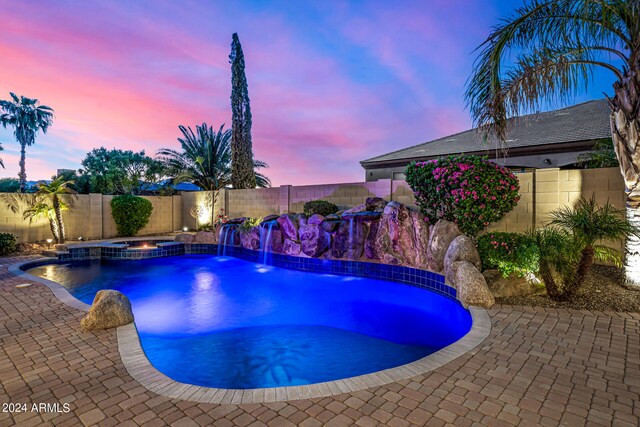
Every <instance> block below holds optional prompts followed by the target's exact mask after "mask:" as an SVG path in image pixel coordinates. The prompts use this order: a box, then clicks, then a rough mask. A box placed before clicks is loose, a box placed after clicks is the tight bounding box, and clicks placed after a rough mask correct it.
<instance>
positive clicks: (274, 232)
mask: <svg viewBox="0 0 640 427" xmlns="http://www.w3.org/2000/svg"><path fill="white" fill-rule="evenodd" d="M262 233H264V237H265V239H266V238H269V240H270V241H269V242H264V243H265V245H267V249H268V250H269V252H274V253H277V254H281V253H282V250H283V242H282V240H283V237H282V231H281V230H280V229H279V228H276V227H273V228H271V234H269V233H268V230H267V228H265V227H263V229H262Z"/></svg>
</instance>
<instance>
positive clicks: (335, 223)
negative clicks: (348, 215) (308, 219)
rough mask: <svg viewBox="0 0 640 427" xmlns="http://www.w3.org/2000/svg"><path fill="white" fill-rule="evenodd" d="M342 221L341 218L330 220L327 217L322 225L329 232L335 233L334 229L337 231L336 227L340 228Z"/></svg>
mask: <svg viewBox="0 0 640 427" xmlns="http://www.w3.org/2000/svg"><path fill="white" fill-rule="evenodd" d="M327 218H328V217H327ZM341 222H342V221H339V220H338V221H328V220H326V219H325V220H324V221H323V222H322V224H321V225H320V226H321V227H322V229H323V230H324V231H326V232H327V233H333V232H334V231H336V229H337V228H338V226H339V225H340V223H341Z"/></svg>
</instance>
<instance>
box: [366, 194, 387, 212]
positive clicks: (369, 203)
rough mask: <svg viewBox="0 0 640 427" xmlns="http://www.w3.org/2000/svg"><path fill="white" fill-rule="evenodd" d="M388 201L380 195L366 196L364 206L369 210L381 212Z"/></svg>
mask: <svg viewBox="0 0 640 427" xmlns="http://www.w3.org/2000/svg"><path fill="white" fill-rule="evenodd" d="M387 203H389V202H388V201H386V200H385V199H383V198H382V197H367V200H366V201H365V202H364V205H365V208H366V210H368V211H371V212H382V211H384V208H385V206H387Z"/></svg>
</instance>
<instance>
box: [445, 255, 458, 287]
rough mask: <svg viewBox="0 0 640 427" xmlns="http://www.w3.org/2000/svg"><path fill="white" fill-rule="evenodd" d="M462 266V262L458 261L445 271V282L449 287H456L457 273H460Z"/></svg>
mask: <svg viewBox="0 0 640 427" xmlns="http://www.w3.org/2000/svg"><path fill="white" fill-rule="evenodd" d="M461 264H462V261H456V262H454V263H451V264H450V265H449V266H448V267H447V268H446V269H445V270H444V281H445V283H446V284H447V285H449V286H452V287H454V288H455V287H456V285H455V283H456V273H457V272H458V267H460V265H461Z"/></svg>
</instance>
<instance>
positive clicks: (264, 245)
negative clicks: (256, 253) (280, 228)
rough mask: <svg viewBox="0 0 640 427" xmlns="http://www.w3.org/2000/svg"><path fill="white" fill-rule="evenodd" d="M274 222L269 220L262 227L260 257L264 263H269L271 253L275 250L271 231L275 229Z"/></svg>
mask: <svg viewBox="0 0 640 427" xmlns="http://www.w3.org/2000/svg"><path fill="white" fill-rule="evenodd" d="M274 225H275V221H274V222H268V223H267V224H266V229H265V227H261V228H260V251H261V254H260V259H261V261H262V264H265V265H268V264H269V257H270V255H269V254H270V253H271V252H272V251H273V242H272V237H271V231H272V230H273V226H274Z"/></svg>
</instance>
